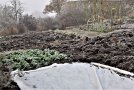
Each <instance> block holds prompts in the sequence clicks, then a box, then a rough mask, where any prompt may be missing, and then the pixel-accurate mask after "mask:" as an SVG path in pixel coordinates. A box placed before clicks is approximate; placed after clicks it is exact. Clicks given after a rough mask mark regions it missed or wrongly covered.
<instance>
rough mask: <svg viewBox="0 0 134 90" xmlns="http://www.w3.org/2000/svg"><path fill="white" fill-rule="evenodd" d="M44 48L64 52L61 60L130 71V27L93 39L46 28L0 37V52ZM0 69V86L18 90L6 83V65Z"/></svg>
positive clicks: (133, 61)
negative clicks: (40, 30) (42, 30)
mask: <svg viewBox="0 0 134 90" xmlns="http://www.w3.org/2000/svg"><path fill="white" fill-rule="evenodd" d="M46 48H49V49H52V50H53V49H54V50H57V51H59V52H61V53H64V54H66V55H67V56H68V57H69V59H68V60H67V61H65V62H69V63H71V62H86V63H90V62H97V63H101V64H105V65H109V66H112V67H116V68H120V69H123V70H127V71H130V72H133V73H134V30H120V31H116V32H112V33H109V34H106V35H103V36H96V37H93V38H89V37H88V36H87V37H81V36H77V35H74V34H69V35H68V34H63V33H56V32H54V31H47V32H30V33H27V34H24V35H18V36H8V37H1V39H0V52H1V53H3V52H6V51H13V50H20V49H22V50H26V49H46ZM56 63H63V62H56ZM0 68H1V70H0V76H2V78H5V79H4V80H2V82H3V83H5V85H7V86H4V85H3V86H0V89H1V88H4V89H2V90H19V88H18V87H17V86H16V85H15V83H13V82H12V83H11V82H10V83H9V84H7V82H9V72H10V71H9V70H8V69H7V67H6V66H0ZM3 74H4V75H3ZM5 74H6V75H5ZM0 85H1V84H0ZM9 85H11V86H9Z"/></svg>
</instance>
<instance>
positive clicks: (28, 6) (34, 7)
mask: <svg viewBox="0 0 134 90" xmlns="http://www.w3.org/2000/svg"><path fill="white" fill-rule="evenodd" d="M10 1H11V0H0V4H2V5H5V4H6V5H7V4H10ZM20 1H21V3H22V6H23V7H24V14H25V13H28V14H32V15H33V16H35V17H44V16H45V15H44V14H43V13H42V12H43V9H44V8H45V6H46V5H48V4H49V3H50V0H20ZM49 15H50V16H53V15H54V14H52V13H51V14H49Z"/></svg>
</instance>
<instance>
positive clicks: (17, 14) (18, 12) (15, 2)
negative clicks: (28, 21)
mask: <svg viewBox="0 0 134 90" xmlns="http://www.w3.org/2000/svg"><path fill="white" fill-rule="evenodd" d="M11 7H12V11H13V14H14V19H15V21H16V22H17V23H18V22H19V19H20V18H21V16H22V14H23V11H24V10H23V7H22V3H21V2H20V1H19V0H11Z"/></svg>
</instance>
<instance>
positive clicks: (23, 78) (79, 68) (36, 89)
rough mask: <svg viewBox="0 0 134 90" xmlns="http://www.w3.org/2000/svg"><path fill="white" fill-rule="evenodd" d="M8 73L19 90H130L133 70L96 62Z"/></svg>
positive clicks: (133, 79) (132, 85)
mask: <svg viewBox="0 0 134 90" xmlns="http://www.w3.org/2000/svg"><path fill="white" fill-rule="evenodd" d="M117 73H118V74H117ZM119 73H120V74H119ZM121 74H122V75H123V76H122V75H121ZM11 75H12V80H14V81H15V82H16V83H17V84H18V86H19V87H20V89H21V90H134V78H133V76H134V74H133V73H130V72H127V71H124V70H120V69H117V68H113V67H109V66H106V65H101V64H97V63H91V64H86V63H73V64H67V63H65V64H53V65H51V66H47V67H43V68H39V69H36V70H30V71H23V72H20V71H18V70H16V71H13V72H12V73H11ZM120 75H121V76H120ZM124 75H127V77H126V76H124Z"/></svg>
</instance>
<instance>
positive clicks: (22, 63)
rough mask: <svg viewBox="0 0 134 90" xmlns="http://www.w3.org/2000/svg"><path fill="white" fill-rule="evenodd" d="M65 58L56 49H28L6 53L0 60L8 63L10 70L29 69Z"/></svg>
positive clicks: (65, 58) (65, 56)
mask: <svg viewBox="0 0 134 90" xmlns="http://www.w3.org/2000/svg"><path fill="white" fill-rule="evenodd" d="M67 59H68V58H67V55H65V54H62V53H59V52H58V51H56V50H50V49H44V50H39V49H30V50H25V51H16V52H12V53H9V54H6V55H5V56H4V58H3V59H2V62H3V63H4V64H8V66H10V67H11V69H12V70H15V69H20V70H30V69H36V68H39V67H42V66H46V65H50V64H51V63H55V62H59V61H60V62H62V60H67Z"/></svg>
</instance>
